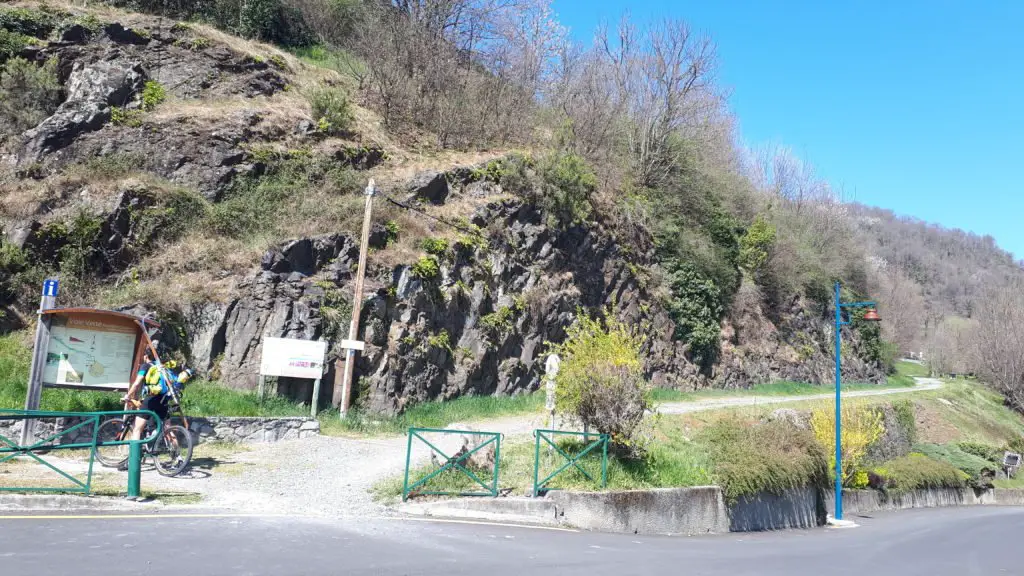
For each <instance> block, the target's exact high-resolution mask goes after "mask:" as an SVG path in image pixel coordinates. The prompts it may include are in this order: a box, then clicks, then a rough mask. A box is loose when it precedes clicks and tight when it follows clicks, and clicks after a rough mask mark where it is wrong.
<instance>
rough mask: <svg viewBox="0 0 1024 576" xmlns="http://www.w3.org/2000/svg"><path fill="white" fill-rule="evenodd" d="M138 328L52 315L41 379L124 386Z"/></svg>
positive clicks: (128, 379)
mask: <svg viewBox="0 0 1024 576" xmlns="http://www.w3.org/2000/svg"><path fill="white" fill-rule="evenodd" d="M137 337H138V332H137V331H136V330H135V329H133V328H132V327H130V326H124V325H119V324H111V323H106V322H103V321H99V320H92V319H86V318H81V317H75V316H71V317H62V316H55V317H54V318H53V320H52V323H51V325H50V343H49V346H48V347H47V352H46V366H45V369H44V370H43V382H44V383H45V384H50V385H60V386H76V385H77V386H83V387H97V388H115V389H116V388H127V387H128V386H129V384H130V383H131V378H132V367H133V364H134V360H135V344H136V338H137Z"/></svg>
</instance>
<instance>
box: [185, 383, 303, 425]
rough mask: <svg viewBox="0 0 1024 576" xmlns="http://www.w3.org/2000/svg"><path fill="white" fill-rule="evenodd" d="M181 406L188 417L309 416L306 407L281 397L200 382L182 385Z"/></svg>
mask: <svg viewBox="0 0 1024 576" xmlns="http://www.w3.org/2000/svg"><path fill="white" fill-rule="evenodd" d="M182 408H183V409H184V411H185V413H186V414H188V415H190V416H266V417H273V416H309V408H308V407H307V406H304V405H303V404H301V403H298V402H293V401H291V400H288V399H287V398H284V397H282V396H274V395H270V396H267V397H265V398H264V399H263V400H260V398H259V396H258V395H257V394H256V392H255V391H251V390H235V389H232V388H227V387H224V386H220V385H218V384H214V383H211V382H202V381H200V382H196V383H195V384H191V385H189V386H187V387H186V388H185V394H184V396H183V398H182Z"/></svg>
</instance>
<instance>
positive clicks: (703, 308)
mask: <svg viewBox="0 0 1024 576" xmlns="http://www.w3.org/2000/svg"><path fill="white" fill-rule="evenodd" d="M668 282H669V288H671V290H672V297H671V299H670V300H669V302H668V311H669V314H670V315H671V316H672V319H673V320H675V323H676V331H675V337H676V338H678V339H680V340H684V341H685V342H686V343H687V344H689V345H690V352H691V354H692V355H693V358H694V360H696V361H697V362H698V363H699V364H701V365H702V366H704V367H707V366H709V365H710V364H711V363H712V362H713V361H714V360H715V357H716V356H717V353H718V340H719V335H720V332H721V330H720V326H719V321H720V320H721V317H722V313H723V309H722V304H721V293H720V291H719V289H718V286H716V285H715V283H714V282H713V281H711V280H710V279H709V278H707V277H706V276H704V275H703V274H701V273H700V272H699V271H698V270H697V269H696V268H695V267H694V266H693V265H692V264H689V263H678V264H676V265H675V267H674V268H673V269H672V270H671V271H670V273H669V277H668Z"/></svg>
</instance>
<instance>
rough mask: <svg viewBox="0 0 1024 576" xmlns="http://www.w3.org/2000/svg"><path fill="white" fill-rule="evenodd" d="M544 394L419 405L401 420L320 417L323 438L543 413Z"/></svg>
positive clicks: (353, 414) (372, 416)
mask: <svg viewBox="0 0 1024 576" xmlns="http://www.w3.org/2000/svg"><path fill="white" fill-rule="evenodd" d="M543 407H544V393H543V392H536V393H533V394H520V395H518V396H464V397H462V398H456V399H455V400H448V401H445V402H424V403H422V404H416V405H414V406H412V407H411V408H409V409H408V410H406V411H405V412H403V413H402V414H400V415H398V416H383V415H380V414H370V413H364V412H361V411H359V410H353V411H352V412H350V413H349V414H348V415H347V416H346V417H345V418H339V417H337V416H336V415H334V413H330V414H323V415H321V417H320V427H321V428H320V431H321V433H323V434H331V435H339V434H340V435H344V434H351V433H360V434H404V433H405V431H406V430H408V429H409V428H410V427H417V428H444V427H445V426H447V425H449V424H452V423H453V422H466V421H473V420H483V419H488V418H498V417H501V416H512V415H516V414H529V413H537V412H540V411H541V409H543Z"/></svg>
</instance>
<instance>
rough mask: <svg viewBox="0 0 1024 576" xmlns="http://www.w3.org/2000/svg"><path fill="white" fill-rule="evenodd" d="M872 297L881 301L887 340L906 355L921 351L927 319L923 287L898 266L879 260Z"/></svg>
mask: <svg viewBox="0 0 1024 576" xmlns="http://www.w3.org/2000/svg"><path fill="white" fill-rule="evenodd" d="M872 272H873V274H872V276H873V278H872V280H873V282H872V284H873V286H872V290H871V293H872V294H873V295H875V297H876V298H877V299H878V304H879V312H881V315H882V328H883V331H884V334H885V336H886V339H888V340H890V341H891V342H894V343H895V344H896V345H897V346H899V349H900V351H901V352H903V353H908V352H911V351H914V350H917V349H918V348H919V346H918V344H919V343H920V339H921V336H922V333H923V330H924V324H925V319H926V316H925V314H926V308H925V299H924V296H923V294H922V289H921V286H920V284H918V283H917V282H915V281H914V280H913V279H911V278H910V277H909V276H908V275H907V274H906V273H905V272H904V271H903V268H902V267H901V266H900V265H899V264H896V263H890V262H887V261H885V260H879V261H878V262H877V263H876V265H875V267H874V269H873V270H872Z"/></svg>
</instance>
